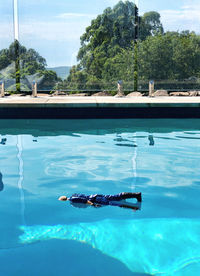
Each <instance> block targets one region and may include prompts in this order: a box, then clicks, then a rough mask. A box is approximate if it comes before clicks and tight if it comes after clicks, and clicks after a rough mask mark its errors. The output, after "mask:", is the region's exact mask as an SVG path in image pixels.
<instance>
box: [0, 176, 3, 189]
mask: <svg viewBox="0 0 200 276" xmlns="http://www.w3.org/2000/svg"><path fill="white" fill-rule="evenodd" d="M2 178H3V176H2V173H1V172H0V191H3V188H4V184H3V180H2Z"/></svg>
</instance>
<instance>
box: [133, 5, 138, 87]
mask: <svg viewBox="0 0 200 276" xmlns="http://www.w3.org/2000/svg"><path fill="white" fill-rule="evenodd" d="M134 3H135V17H134V28H135V30H134V91H137V90H138V36H139V12H138V11H139V9H138V4H139V0H135V1H134Z"/></svg>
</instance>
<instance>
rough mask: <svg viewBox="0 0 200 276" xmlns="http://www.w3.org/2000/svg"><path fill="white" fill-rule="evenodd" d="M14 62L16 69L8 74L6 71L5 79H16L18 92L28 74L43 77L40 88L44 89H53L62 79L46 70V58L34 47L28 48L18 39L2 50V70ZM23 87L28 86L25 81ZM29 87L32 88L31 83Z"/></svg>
mask: <svg viewBox="0 0 200 276" xmlns="http://www.w3.org/2000/svg"><path fill="white" fill-rule="evenodd" d="M13 63H15V70H10V71H9V74H8V75H5V74H6V73H4V76H3V80H4V81H6V79H15V80H16V90H17V91H18V92H19V91H20V81H21V82H22V83H23V80H26V78H27V77H28V76H33V77H37V76H40V79H42V82H41V83H40V88H43V89H51V88H52V87H53V86H54V85H55V84H56V82H58V81H60V79H59V78H58V77H57V75H56V73H55V72H53V71H51V70H46V68H45V67H46V60H45V59H44V58H43V57H42V56H40V55H39V53H37V52H36V51H35V50H34V49H26V48H25V47H24V46H22V45H21V44H20V43H19V42H18V41H17V40H15V42H13V43H12V44H11V45H10V46H9V48H8V49H2V50H1V51H0V71H1V70H4V69H5V68H7V67H9V66H10V65H11V64H13ZM4 71H5V70H4ZM2 75H3V74H2ZM26 82H27V81H26ZM22 87H27V85H26V84H25V83H24V85H23V86H22ZM29 89H31V84H30V83H29Z"/></svg>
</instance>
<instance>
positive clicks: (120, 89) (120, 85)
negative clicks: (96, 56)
mask: <svg viewBox="0 0 200 276" xmlns="http://www.w3.org/2000/svg"><path fill="white" fill-rule="evenodd" d="M117 96H118V97H124V96H125V95H124V91H123V81H122V80H119V81H118V82H117Z"/></svg>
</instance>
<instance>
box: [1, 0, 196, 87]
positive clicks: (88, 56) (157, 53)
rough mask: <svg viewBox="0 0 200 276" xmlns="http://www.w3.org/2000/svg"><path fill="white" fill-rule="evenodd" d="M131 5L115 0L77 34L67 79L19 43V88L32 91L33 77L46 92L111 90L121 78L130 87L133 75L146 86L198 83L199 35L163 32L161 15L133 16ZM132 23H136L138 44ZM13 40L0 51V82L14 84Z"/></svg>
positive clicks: (153, 13)
mask: <svg viewBox="0 0 200 276" xmlns="http://www.w3.org/2000/svg"><path fill="white" fill-rule="evenodd" d="M135 8H136V6H135V4H134V3H132V2H130V1H125V2H122V1H119V3H118V4H117V5H115V6H114V7H113V8H107V9H105V10H104V12H103V13H102V14H101V15H98V16H97V18H96V19H94V20H92V21H91V24H90V26H88V27H87V28H86V30H85V33H84V34H83V35H82V36H81V38H80V42H81V47H80V49H79V52H78V56H77V59H78V64H77V65H75V66H73V67H72V68H71V71H70V74H69V76H68V78H67V79H66V80H65V81H61V79H59V78H58V77H57V75H56V73H55V72H54V71H50V70H46V60H45V59H44V58H43V57H41V56H40V55H39V54H38V53H37V52H36V51H35V50H34V49H26V48H25V47H24V46H22V45H20V44H19V45H18V46H19V49H18V52H19V60H20V77H21V83H22V87H23V88H24V89H28V87H29V89H30V87H31V81H32V80H37V79H39V80H40V81H39V83H40V87H42V88H43V89H47V90H52V89H53V88H55V89H57V88H60V89H65V90H66V89H68V90H77V91H78V90H104V89H106V90H113V89H116V82H117V80H123V81H124V83H126V88H127V89H128V90H132V89H133V87H134V78H136V76H138V80H139V84H140V85H141V84H146V85H147V84H148V81H149V80H150V79H153V80H155V81H157V83H158V81H162V82H163V83H166V86H165V85H164V86H163V88H164V87H165V88H167V86H168V84H169V81H171V82H172V83H178V82H180V81H182V83H183V85H184V86H185V88H186V83H189V85H190V82H191V81H193V82H194V83H195V85H196V84H197V86H198V83H200V35H197V34H195V33H194V32H189V31H184V32H164V29H163V25H162V23H161V19H160V14H159V13H157V12H155V11H150V12H147V13H145V14H144V15H143V16H139V17H138V18H136V12H135ZM136 19H137V20H136ZM136 22H138V23H139V39H138V40H137V44H136V40H135V30H136V28H135V23H136ZM15 43H17V42H16V41H15V42H14V43H13V44H11V45H10V47H9V48H8V49H3V50H1V51H0V80H4V81H7V80H10V79H13V86H14V80H15V76H16V70H15V69H16V68H15V65H14V64H15V62H16V58H17V56H16V45H15ZM136 45H137V47H136ZM136 50H137V52H136ZM136 58H137V59H136ZM136 60H137V62H136ZM136 65H137V66H136ZM136 71H137V72H136ZM31 76H32V77H31ZM11 84H12V82H11V83H10V85H11ZM7 86H8V85H7ZM11 86H12V85H11ZM141 87H142V86H141ZM188 87H189V86H188ZM177 88H179V87H177ZM180 88H183V86H182V87H180ZM141 89H142V88H141Z"/></svg>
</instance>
